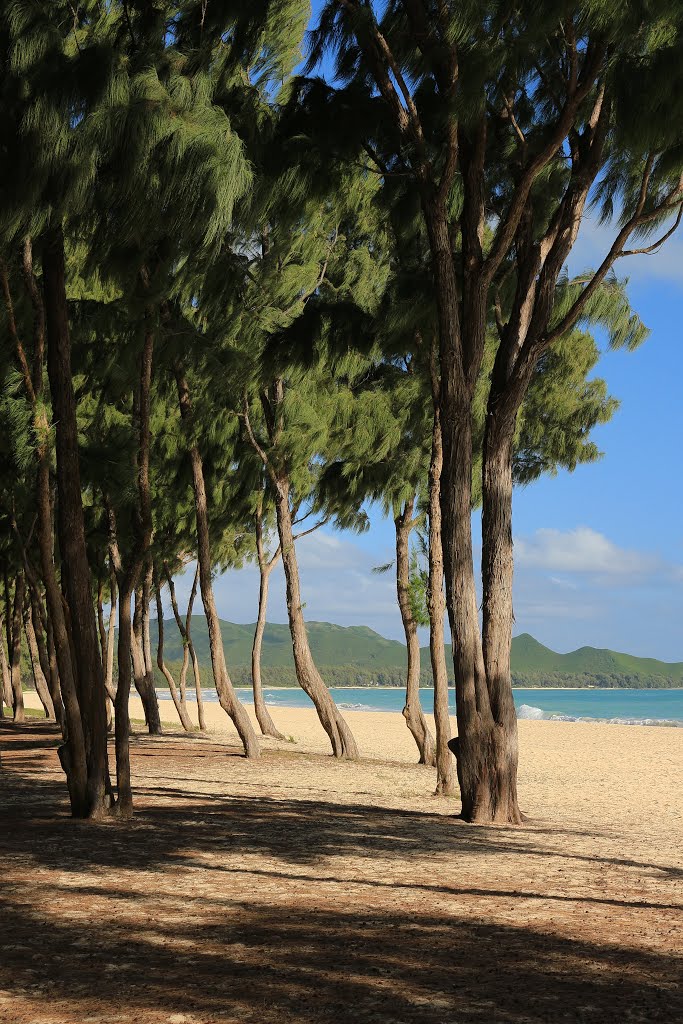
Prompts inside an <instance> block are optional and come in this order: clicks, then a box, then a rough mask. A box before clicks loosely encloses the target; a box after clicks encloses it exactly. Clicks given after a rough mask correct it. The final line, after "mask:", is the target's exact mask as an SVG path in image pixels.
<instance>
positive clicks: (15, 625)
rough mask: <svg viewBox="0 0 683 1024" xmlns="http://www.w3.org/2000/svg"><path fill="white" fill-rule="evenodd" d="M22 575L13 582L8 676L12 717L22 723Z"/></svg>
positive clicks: (21, 573)
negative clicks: (9, 678)
mask: <svg viewBox="0 0 683 1024" xmlns="http://www.w3.org/2000/svg"><path fill="white" fill-rule="evenodd" d="M24 586H25V585H24V574H23V572H20V573H18V574H17V577H16V579H15V581H14V604H13V606H12V643H11V646H10V676H11V682H12V717H13V719H14V721H15V722H23V721H24V720H25V718H26V715H25V713H24V694H23V691H22V688H21V620H22V613H23V608H24V593H25V589H24Z"/></svg>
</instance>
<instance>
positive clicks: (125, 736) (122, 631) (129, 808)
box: [114, 580, 134, 818]
mask: <svg viewBox="0 0 683 1024" xmlns="http://www.w3.org/2000/svg"><path fill="white" fill-rule="evenodd" d="M132 582H133V584H134V580H133V581H132ZM132 592H133V586H131V585H130V582H129V583H128V585H126V584H125V583H122V584H121V585H120V586H119V641H118V651H117V653H118V663H119V677H118V681H117V685H116V697H115V699H114V747H115V750H116V793H117V796H116V814H117V816H118V817H119V818H130V817H131V816H132V814H133V789H132V786H131V781H130V711H129V707H128V705H129V702H130V684H131V675H132V673H131V646H132V643H133V625H132V620H131V603H132Z"/></svg>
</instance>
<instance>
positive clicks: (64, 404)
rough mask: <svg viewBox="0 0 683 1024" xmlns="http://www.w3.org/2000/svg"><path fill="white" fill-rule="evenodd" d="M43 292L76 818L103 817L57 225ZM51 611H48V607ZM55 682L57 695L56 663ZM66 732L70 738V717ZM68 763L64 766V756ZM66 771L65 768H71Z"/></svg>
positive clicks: (46, 251) (101, 751) (91, 619)
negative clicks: (76, 722) (77, 770)
mask: <svg viewBox="0 0 683 1024" xmlns="http://www.w3.org/2000/svg"><path fill="white" fill-rule="evenodd" d="M43 288H44V302H45V313H46V321H47V339H48V360H47V362H48V376H49V380H50V392H51V395H52V411H53V417H54V420H55V422H56V454H57V492H58V497H59V504H58V508H59V548H60V555H61V559H62V567H63V572H62V579H63V580H64V584H65V593H66V599H67V603H68V607H69V618H70V624H71V631H72V634H73V647H74V649H75V650H76V651H77V652H78V663H77V664H74V665H73V670H74V679H75V683H76V691H77V694H78V697H77V703H78V707H79V709H80V717H81V721H82V729H83V738H84V742H85V755H86V765H87V799H86V803H85V805H84V806H82V807H81V808H80V809H79V810H78V812H77V813H79V815H80V814H82V815H83V816H86V817H91V818H99V817H103V816H105V815H106V814H108V812H109V809H110V806H111V798H110V793H111V785H110V781H109V765H108V761H107V717H106V709H105V699H104V698H105V691H104V675H103V672H102V660H101V658H100V655H99V650H98V640H97V625H96V622H95V610H94V607H93V601H92V589H91V578H90V568H89V565H88V555H87V549H86V543H85V528H84V523H83V505H82V499H81V476H80V466H79V461H78V458H79V453H78V426H77V422H76V400H75V396H74V390H73V381H72V374H71V339H70V336H69V314H68V309H67V301H66V277H65V267H64V239H63V235H62V231H61V227H60V228H57V229H53V230H52V231H51V232H50V233H49V235H48V236H47V238H46V243H45V245H44V246H43ZM50 614H53V609H52V607H51V608H50ZM55 635H56V634H55ZM57 651H58V654H59V644H57ZM60 679H61V680H62V688H63V692H64V677H63V675H62V670H61V665H60ZM67 686H68V683H67ZM65 699H66V694H65ZM69 727H70V728H69V736H70V739H71V720H69ZM63 753H64V751H63ZM69 753H71V751H69ZM69 761H70V762H71V759H70V758H69ZM62 763H64V760H63V762H62ZM69 770H72V767H71V763H70V765H69V769H68V771H69ZM68 771H67V774H68ZM72 807H73V799H72Z"/></svg>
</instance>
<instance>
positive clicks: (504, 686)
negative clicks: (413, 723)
mask: <svg viewBox="0 0 683 1024" xmlns="http://www.w3.org/2000/svg"><path fill="white" fill-rule="evenodd" d="M495 420H496V417H495V413H491V414H490V415H489V416H488V417H487V425H486V431H485V438H484V453H483V474H482V582H483V599H482V620H483V629H482V640H483V652H484V663H485V665H486V678H487V682H488V691H489V697H490V702H491V713H492V716H493V719H494V722H495V727H494V730H493V731H492V737H491V742H490V748H489V750H490V753H489V756H488V760H489V761H490V762H492V765H493V767H492V771H493V773H494V786H493V787H492V788H493V793H494V795H495V800H491V801H490V813H491V816H492V818H493V820H498V821H501V820H502V821H509V822H513V823H517V822H520V821H522V820H523V815H522V813H521V812H520V810H519V806H518V800H517V765H518V760H519V749H518V739H517V714H516V711H515V704H514V699H513V693H512V676H511V672H510V644H511V638H512V624H513V605H512V580H513V553H512V447H513V439H514V430H515V426H514V422H513V423H511V424H509V425H508V426H507V427H503V428H502V429H500V427H499V426H497V425H496V422H495Z"/></svg>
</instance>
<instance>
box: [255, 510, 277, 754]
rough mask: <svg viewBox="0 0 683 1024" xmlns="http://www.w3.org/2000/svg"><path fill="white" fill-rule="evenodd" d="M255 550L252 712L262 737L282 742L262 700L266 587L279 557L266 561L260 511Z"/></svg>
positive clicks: (275, 556) (266, 607)
mask: <svg viewBox="0 0 683 1024" xmlns="http://www.w3.org/2000/svg"><path fill="white" fill-rule="evenodd" d="M256 550H257V555H258V562H259V574H260V584H259V596H258V618H257V619H256V629H255V630H254V643H253V645H252V648H251V682H252V687H253V690H254V711H255V713H256V720H257V722H258V724H259V726H260V729H261V732H262V733H263V735H264V736H272V737H273V738H274V739H276V740H284V739H285V738H286V737H285V736H283V734H282V733H281V732H280V730H279V729H278V728H277V726H276V725H275V722H274V721H273V719H272V718H271V717H270V712H269V711H268V708H267V706H266V702H265V700H264V698H263V683H262V680H261V647H262V645H263V633H264V631H265V628H266V612H267V609H268V585H269V582H270V574H271V572H272V571H273V567H274V566H275V564H276V562H277V559H278V557H279V555H278V554H277V552H276V554H275V555H274V556H273V557H272V558H271V559H270V561H266V557H265V553H264V550H263V523H262V520H261V514H260V511H259V512H258V513H257V516H256Z"/></svg>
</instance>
